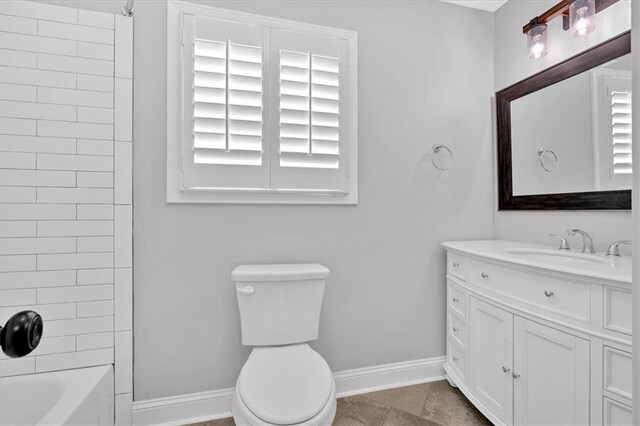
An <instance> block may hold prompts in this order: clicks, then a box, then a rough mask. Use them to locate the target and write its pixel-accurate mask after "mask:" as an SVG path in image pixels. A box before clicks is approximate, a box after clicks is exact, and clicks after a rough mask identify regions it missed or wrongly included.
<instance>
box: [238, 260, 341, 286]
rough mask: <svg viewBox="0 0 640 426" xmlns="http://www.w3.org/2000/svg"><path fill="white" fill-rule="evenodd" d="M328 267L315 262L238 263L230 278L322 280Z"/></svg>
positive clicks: (247, 279)
mask: <svg viewBox="0 0 640 426" xmlns="http://www.w3.org/2000/svg"><path fill="white" fill-rule="evenodd" d="M328 276H329V269H327V268H326V267H324V266H322V265H320V264H317V263H302V264H286V265H240V266H238V267H237V268H235V269H234V270H233V272H231V278H233V280H234V281H240V282H263V281H265V282H266V281H301V280H322V279H325V278H327V277H328Z"/></svg>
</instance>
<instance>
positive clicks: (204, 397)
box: [132, 356, 446, 425]
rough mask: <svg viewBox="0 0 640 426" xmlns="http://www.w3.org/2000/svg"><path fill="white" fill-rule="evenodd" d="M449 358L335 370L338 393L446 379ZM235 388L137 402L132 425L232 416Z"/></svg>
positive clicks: (179, 423) (364, 391) (343, 394)
mask: <svg viewBox="0 0 640 426" xmlns="http://www.w3.org/2000/svg"><path fill="white" fill-rule="evenodd" d="M445 361H446V357H444V356H442V357H435V358H426V359H419V360H415V361H405V362H397V363H394V364H384V365H378V366H374V367H364V368H356V369H353V370H345V371H341V372H338V373H334V377H335V380H336V388H337V396H338V397H345V396H350V395H358V394H363V393H368V392H375V391H379V390H384V389H392V388H399V387H402V386H410V385H416V384H419V383H428V382H433V381H436V380H443V379H444V378H445V372H444V363H445ZM233 393H234V388H228V389H220V390H215V391H208V392H199V393H193V394H188V395H179V396H170V397H166V398H157V399H150V400H146V401H134V403H133V409H132V424H134V425H181V424H190V423H198V422H203V421H207V420H214V419H220V418H223V417H229V416H231V401H232V399H233Z"/></svg>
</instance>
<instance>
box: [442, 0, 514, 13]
mask: <svg viewBox="0 0 640 426" xmlns="http://www.w3.org/2000/svg"><path fill="white" fill-rule="evenodd" d="M440 1H443V2H445V3H453V4H459V5H460V6H466V7H472V8H474V9H481V10H488V11H489V12H495V11H496V10H498V9H499V8H500V6H502V5H503V4H505V3H506V2H507V0H440Z"/></svg>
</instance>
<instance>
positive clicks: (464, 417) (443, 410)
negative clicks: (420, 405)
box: [422, 380, 491, 426]
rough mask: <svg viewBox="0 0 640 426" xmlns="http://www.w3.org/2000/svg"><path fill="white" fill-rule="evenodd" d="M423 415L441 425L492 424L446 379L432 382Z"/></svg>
mask: <svg viewBox="0 0 640 426" xmlns="http://www.w3.org/2000/svg"><path fill="white" fill-rule="evenodd" d="M422 417H423V418H425V419H428V420H431V421H433V422H436V423H439V424H441V425H456V426H467V425H469V426H470V425H483V426H484V425H491V423H490V422H489V420H487V419H486V418H485V417H484V416H483V415H482V414H481V413H480V412H479V411H478V410H477V409H476V408H475V407H474V406H473V405H472V404H471V403H470V402H469V401H468V400H467V398H465V396H464V395H463V394H462V392H460V391H459V390H458V389H456V388H454V387H452V386H450V385H449V383H447V382H446V381H444V380H443V381H441V382H434V383H432V385H431V391H430V392H429V396H428V397H427V401H426V402H425V404H424V411H423V412H422Z"/></svg>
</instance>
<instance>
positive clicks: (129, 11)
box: [122, 0, 135, 16]
mask: <svg viewBox="0 0 640 426" xmlns="http://www.w3.org/2000/svg"><path fill="white" fill-rule="evenodd" d="M134 1H135V0H127V4H125V5H124V7H123V8H122V14H123V15H124V16H132V15H133V2H134Z"/></svg>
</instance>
